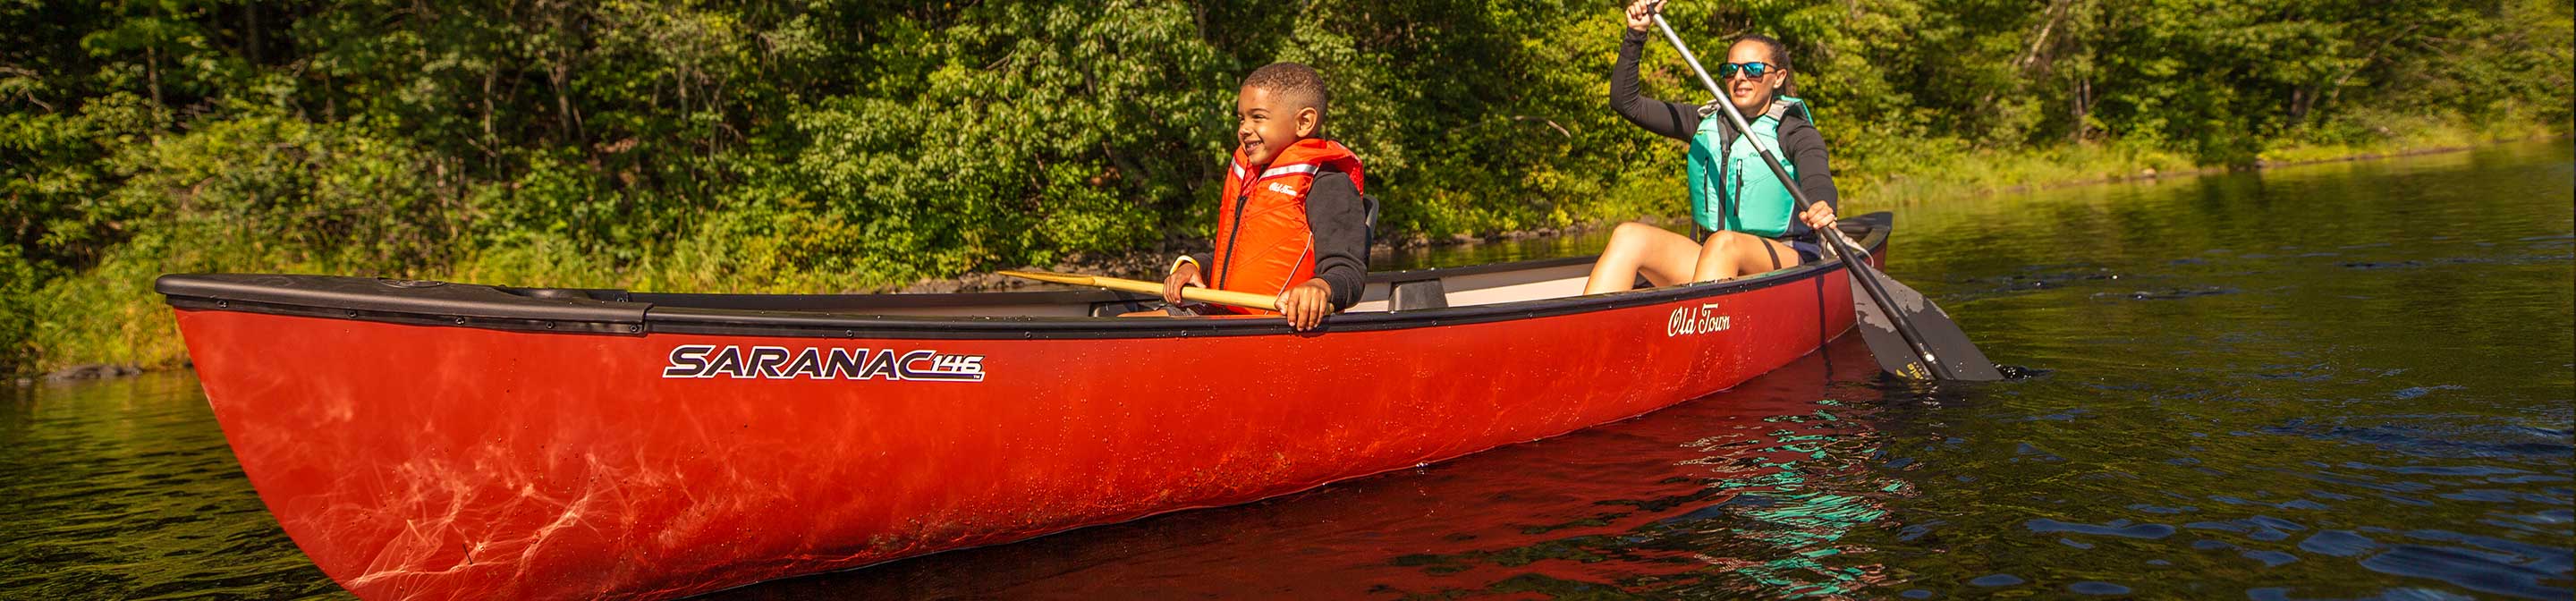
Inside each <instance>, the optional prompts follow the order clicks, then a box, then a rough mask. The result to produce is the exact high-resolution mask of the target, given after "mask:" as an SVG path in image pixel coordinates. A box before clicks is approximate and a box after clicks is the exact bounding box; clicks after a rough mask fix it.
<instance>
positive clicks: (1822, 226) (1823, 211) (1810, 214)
mask: <svg viewBox="0 0 2576 601" xmlns="http://www.w3.org/2000/svg"><path fill="white" fill-rule="evenodd" d="M1798 220H1799V221H1804V222H1806V223H1807V227H1811V228H1816V229H1817V230H1818V231H1822V230H1828V229H1833V227H1834V206H1833V205H1829V204H1825V203H1821V202H1819V203H1816V204H1811V205H1807V210H1806V211H1804V212H1800V213H1798Z"/></svg>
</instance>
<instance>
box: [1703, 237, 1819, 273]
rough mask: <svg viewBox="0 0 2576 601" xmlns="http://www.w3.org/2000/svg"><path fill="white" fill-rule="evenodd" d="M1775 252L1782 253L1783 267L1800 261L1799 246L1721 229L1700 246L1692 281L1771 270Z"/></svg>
mask: <svg viewBox="0 0 2576 601" xmlns="http://www.w3.org/2000/svg"><path fill="white" fill-rule="evenodd" d="M1773 253H1778V254H1777V256H1778V257H1780V266H1779V268H1780V269H1787V268H1790V267H1794V266H1796V265H1797V264H1798V250H1797V249H1794V248H1790V247H1789V245H1787V244H1782V243H1780V241H1778V240H1772V239H1770V238H1764V237H1761V236H1755V235H1752V234H1746V233H1743V232H1718V233H1717V234H1715V235H1712V236H1709V237H1708V244H1707V245H1706V246H1705V247H1703V248H1702V249H1701V250H1700V255H1699V264H1698V268H1697V269H1694V270H1693V271H1692V273H1691V281H1694V282H1708V281H1715V280H1723V279H1727V278H1731V277H1735V276H1739V275H1743V274H1748V273H1763V272H1767V271H1771V270H1772V266H1771V257H1772V256H1774V255H1773Z"/></svg>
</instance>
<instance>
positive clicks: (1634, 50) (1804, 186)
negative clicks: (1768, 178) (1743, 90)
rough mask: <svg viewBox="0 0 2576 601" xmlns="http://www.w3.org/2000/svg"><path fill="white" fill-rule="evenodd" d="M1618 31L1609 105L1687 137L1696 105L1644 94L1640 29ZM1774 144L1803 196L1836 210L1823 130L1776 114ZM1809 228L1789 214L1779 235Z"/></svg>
mask: <svg viewBox="0 0 2576 601" xmlns="http://www.w3.org/2000/svg"><path fill="white" fill-rule="evenodd" d="M1623 31H1626V32H1627V35H1626V37H1624V38H1622V39H1621V40H1620V41H1619V62H1617V63H1613V64H1612V65H1611V66H1610V108H1611V109H1612V110H1615V111H1618V112H1619V116H1621V117H1626V118H1627V119H1628V122H1629V123H1635V124H1637V127H1642V128H1645V129H1646V131H1650V132H1655V134H1657V135H1661V136H1663V137H1667V138H1672V139H1675V140H1681V141H1683V142H1689V141H1690V139H1691V135H1692V134H1694V133H1697V132H1698V131H1699V123H1700V116H1699V107H1700V105H1697V104H1690V103H1683V102H1668V101H1664V100H1657V99H1653V98H1647V97H1645V94H1644V92H1643V91H1642V89H1641V87H1640V86H1639V85H1638V83H1637V60H1638V56H1639V55H1642V54H1644V53H1645V51H1646V32H1643V31H1637V30H1634V29H1628V30H1623ZM1722 101H1723V100H1721V102H1722ZM1746 117H1747V118H1753V117H1754V116H1753V115H1747V116H1746ZM1717 123H1719V124H1720V125H1719V127H1723V128H1725V129H1724V130H1722V132H1723V133H1721V134H1720V135H1719V138H1720V139H1721V140H1725V141H1726V143H1729V144H1732V143H1733V141H1734V140H1735V136H1736V135H1737V133H1736V132H1735V131H1733V130H1734V128H1735V126H1734V124H1732V123H1728V122H1727V121H1726V120H1724V119H1720V120H1718V121H1717ZM1777 150H1778V151H1779V152H1780V153H1782V154H1786V155H1788V156H1789V164H1791V165H1796V166H1797V167H1798V190H1799V191H1801V192H1805V193H1807V200H1811V201H1815V202H1821V203H1825V206H1829V207H1833V208H1834V210H1835V211H1836V212H1840V211H1841V210H1842V195H1840V194H1838V193H1835V192H1834V170H1833V166H1832V164H1831V162H1830V161H1828V156H1827V154H1826V152H1825V135H1824V133H1822V132H1818V131H1816V126H1815V124H1813V123H1809V122H1808V121H1807V117H1806V116H1805V115H1802V114H1798V113H1790V114H1788V115H1783V116H1782V117H1781V118H1780V148H1779V149H1777ZM1720 189H1723V187H1722V186H1721V188H1720ZM1797 210H1798V211H1805V210H1806V207H1798V208H1797ZM1793 214H1794V213H1793ZM1814 233H1815V232H1813V231H1811V230H1810V229H1809V228H1808V227H1807V224H1806V223H1804V222H1801V221H1799V220H1797V219H1790V220H1789V230H1788V231H1787V232H1784V233H1783V234H1782V235H1783V237H1787V238H1801V239H1803V238H1807V237H1810V236H1812V235H1813V234H1814Z"/></svg>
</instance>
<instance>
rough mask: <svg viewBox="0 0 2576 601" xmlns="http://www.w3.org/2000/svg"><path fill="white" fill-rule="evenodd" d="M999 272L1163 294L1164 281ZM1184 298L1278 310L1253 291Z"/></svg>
mask: <svg viewBox="0 0 2576 601" xmlns="http://www.w3.org/2000/svg"><path fill="white" fill-rule="evenodd" d="M999 273H1001V274H1002V275H1006V276H1011V277H1015V278H1027V279H1032V280H1038V281H1041V282H1055V283H1058V284H1072V285H1075V286H1096V287H1100V288H1108V289H1110V290H1117V291H1121V292H1134V293H1138V294H1151V295H1154V296H1162V295H1163V283H1162V282H1148V281H1144V280H1130V279H1124V278H1113V277H1104V276H1096V275H1082V274H1074V273H1049V272H1043V271H1034V272H1033V271H1003V272H999ZM1181 298H1182V299H1185V300H1194V301H1198V302H1202V303H1213V304H1219V305H1227V306H1233V307H1244V308H1248V309H1260V310H1263V311H1277V310H1279V297H1277V296H1270V295H1263V294H1253V293H1250V292H1235V291H1232V290H1217V289H1213V288H1182V289H1181Z"/></svg>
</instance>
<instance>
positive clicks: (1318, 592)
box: [0, 142, 2576, 600]
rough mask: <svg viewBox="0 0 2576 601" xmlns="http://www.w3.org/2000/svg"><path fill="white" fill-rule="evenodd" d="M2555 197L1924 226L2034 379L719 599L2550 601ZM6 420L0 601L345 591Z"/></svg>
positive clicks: (2487, 153)
mask: <svg viewBox="0 0 2576 601" xmlns="http://www.w3.org/2000/svg"><path fill="white" fill-rule="evenodd" d="M2571 199H2576V146H2571V145H2570V144H2568V143H2566V142H2555V143H2546V144H2533V145H2521V146H2514V147H2505V148H2496V149H2489V150H2483V151H2478V152H2472V153H2460V154H2451V155H2437V156H2427V157H2413V158H2406V159H2397V160H2390V161H2379V162H2360V163H2350V164H2337V165H2325V166H2316V167H2302V168H2293V169H2282V170H2276V171H2269V172H2263V173H2252V174H2229V175H2220V176H2212V177H2205V178H2194V179H2178V180H2173V181H2165V182H2160V183H2152V184H2136V185H2115V186H2098V187H2089V188H2076V189H2068V190H2060V191H2052V192H2046V193H2040V194H2028V195H2009V196H1995V197H1987V198H1974V199H1960V200H1956V201H1943V202H1928V203H1921V204H1920V205H1919V206H1914V207H1909V208H1906V209H1903V210H1900V211H1899V215H1898V217H1897V223H1898V225H1899V226H1900V227H1899V230H1898V231H1899V235H1898V236H1897V238H1896V242H1895V245H1894V248H1893V254H1892V255H1891V257H1892V264H1891V265H1890V266H1889V270H1888V271H1889V273H1890V274H1891V275H1893V276H1895V277H1897V278H1899V279H1902V280H1904V281H1906V282H1907V283H1909V284H1912V285H1913V286H1914V287H1915V288H1917V289H1919V290H1922V291H1923V292H1925V293H1926V294H1929V295H1931V296H1933V297H1934V299H1935V300H1937V301H1939V302H1940V303H1941V304H1942V306H1943V307H1944V308H1946V309H1948V310H1949V312H1950V313H1951V314H1952V315H1953V316H1955V317H1957V318H1958V319H1959V321H1960V322H1961V325H1963V326H1964V327H1965V329H1966V330H1967V331H1968V332H1970V333H1971V334H1972V335H1974V336H1975V337H1976V338H1977V339H1978V342H1979V343H1980V344H1981V345H1982V346H1983V347H1984V348H1985V349H1986V351H1987V353H1988V354H1989V355H1992V356H1994V357H1995V358H1996V359H1997V360H2000V361H2003V362H2006V363H2011V364H2016V365H2027V366H2031V367H2034V368H2037V369H2038V370H2039V373H2040V375H2039V376H2037V377H2034V378H2031V379H2027V380H2021V381H2014V382H2005V383H1997V384H1989V385H1981V386H1960V387H1947V388H1929V389H1918V388H1910V387H1906V386H1903V385H1897V384H1892V383H1887V382H1883V381H1881V380H1879V379H1878V378H1877V377H1876V376H1875V374H1873V373H1872V372H1871V370H1872V367H1871V364H1870V362H1869V361H1868V359H1867V357H1866V355H1865V353H1866V350H1865V349H1864V348H1863V347H1862V345H1861V344H1860V343H1859V341H1857V340H1843V341H1840V342H1837V343H1836V344H1835V345H1834V346H1832V347H1831V348H1829V349H1828V351H1827V352H1826V353H1825V354H1823V355H1819V356H1813V357H1808V358H1806V359H1803V360H1801V361H1800V362H1798V363H1796V364H1793V365H1791V366H1790V367H1788V368H1785V369H1783V370H1781V371H1779V372H1775V373H1772V374H1769V375H1766V376H1763V377H1761V378H1757V379H1755V380H1753V381H1751V382H1748V383H1746V384H1744V385H1742V386H1739V387H1737V388H1736V389H1734V390H1731V391H1727V392H1724V393H1719V394H1716V395H1712V396H1710V397H1707V398H1704V399H1699V400H1696V401H1692V402H1689V403H1685V404H1682V405H1680V406H1677V407H1674V408H1672V409H1670V410H1666V411H1662V412H1658V413H1654V414H1651V415H1647V416H1645V417H1641V418H1638V419H1633V420H1629V421H1625V422H1620V423H1617V424H1611V425H1608V426H1604V427H1600V428H1594V429H1589V430H1585V431H1581V432H1577V433H1574V434H1570V435H1567V436H1563V437H1559V438H1555V439H1550V440H1545V441H1539V442H1536V443H1530V444H1523V445H1515V446H1510V447H1505V448H1501V449H1496V450H1494V451H1490V452H1486V453H1482V454H1478V455H1474V456H1470V457H1467V458H1464V459H1460V460H1457V461H1452V462H1447V463H1442V464H1438V465H1432V466H1427V467H1424V468H1421V469H1416V470H1409V471H1405V472H1398V473H1391V474H1384V475H1379V476H1374V477H1369V478H1363V479H1360V480H1356V481H1352V482H1346V483H1340V484H1335V485H1331V486H1326V487H1323V488H1319V489H1316V490H1313V491H1309V492H1306V493H1302V494H1298V495H1293V496H1290V497H1287V498H1282V499H1274V500H1270V501H1265V502H1261V503H1255V504H1250V505H1245V506H1238V507H1227V508H1219V509H1209V510H1199V511H1188V512H1181V513H1176V514H1171V515H1165V516H1160V517H1155V518H1149V519H1145V520H1139V521H1136V522H1131V523H1127V524H1119V525H1113V526H1106V527H1099V528H1091V529H1085V530H1080V531H1076V532H1072V533H1067V534H1062V535H1057V536H1051V537H1045V538H1041V539H1038V540H1034V541H1028V542H1023V543H1018V544H1011V545H1003V546H998V547H988V548H983V549H972V550H966V551H961V552H953V553H947V554H941V555H936V556H931V557H925V558H918V559H914V560H907V561H901V562H895V563H891V564H887V565H881V566H876V567H873V568H868V569H864V570H858V571H853V572H845V573H840V574H832V575H825V576H820V577H813V578H806V579H800V580H792V581H785V582H777V583H769V584H765V585H760V586H755V587H748V588H744V589H739V590H735V591H729V592H727V593H725V594H722V595H719V596H721V597H735V598H752V599H800V598H982V597H1041V598H1064V597H1096V596H1103V595H1107V596H1117V597H1147V598H1162V597H1173V596H1183V595H1208V594H1215V595H1222V596H1226V597H1264V598H1318V597H1321V598H1351V597H1363V598H1458V597H1476V598H1624V597H1643V598H1736V597H1770V598H1818V599H1832V598H1854V599H1875V598H1904V599H1923V598H1954V597H1988V596H2038V597H2073V596H2084V595H2109V596H2136V597H2150V598H2248V599H2257V600H2268V599H2319V598H2333V599H2359V598H2379V599H2455V598H2531V599H2566V598H2569V597H2571V596H2576V582H2571V571H2576V550H2571V544H2570V543H2569V541H2570V540H2571V539H2576V515H2571V506H2576V434H2572V433H2571V432H2576V426H2571V423H2576V408H2572V407H2571V406H2576V202H2571ZM1599 243H1600V242H1599V239H1598V237H1597V236H1594V237H1591V238H1575V239H1563V240H1547V241H1528V242H1522V243H1517V244H1515V245H1494V246H1485V247H1476V248H1473V249H1462V250H1455V251H1443V252H1444V253H1460V254H1440V255H1437V256H1424V257H1413V258H1408V259H1406V260H1407V261H1412V263H1411V264H1413V265H1423V266H1428V265H1448V264H1464V263H1477V262H1485V261H1491V260H1502V259H1508V258H1529V257H1537V256H1547V255H1549V254H1563V253H1580V252H1588V251H1589V250H1590V248H1592V247H1597V246H1598V244H1599ZM18 394H19V396H17V397H12V398H10V399H9V400H7V401H6V404H5V405H0V409H5V410H0V477H5V480H0V487H5V488H6V489H7V490H6V494H7V498H11V499H26V500H25V501H22V502H19V503H17V504H14V505H10V506H7V508H6V509H0V598H19V597H59V596H72V597H102V598H122V597H149V596H156V595H165V594H179V593H189V592H212V593H216V594H223V595H240V596H254V597H272V596H300V595H305V594H311V593H315V592H328V591H333V590H334V589H333V588H332V587H331V585H330V584H329V583H328V582H327V581H326V580H324V579H323V578H322V576H321V575H320V574H319V573H318V572H316V571H314V570H313V569H312V568H311V567H310V566H309V565H307V564H304V563H302V561H303V560H302V558H301V556H300V555H298V554H296V552H295V551H294V548H293V546H292V545H291V544H289V543H288V542H287V541H286V539H285V537H284V535H283V534H282V533H280V532H279V531H278V530H277V527H276V525H275V523H274V522H273V521H272V520H271V519H270V518H269V517H268V516H267V515H266V514H265V513H263V512H262V511H261V510H260V507H259V503H258V501H257V499H256V497H254V496H253V495H252V493H251V491H250V489H249V486H248V484H247V483H246V482H244V481H243V480H242V479H241V477H240V475H239V471H238V468H236V467H235V466H233V465H232V457H231V454H230V453H229V452H227V451H226V450H225V448H224V446H223V443H222V439H221V437H220V434H219V433H218V432H217V431H216V429H215V426H214V424H213V423H212V421H211V420H210V418H209V416H208V413H207V411H206V409H205V406H204V403H203V401H202V399H200V398H198V397H197V396H196V393H195V385H194V382H193V380H189V379H187V378H186V377H185V376H179V375H169V376H154V377H149V378H144V379H137V380H126V381H119V382H113V383H108V384H92V385H82V386H73V387H39V389H37V390H36V391H34V393H33V395H32V396H28V395H26V394H24V393H18Z"/></svg>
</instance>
